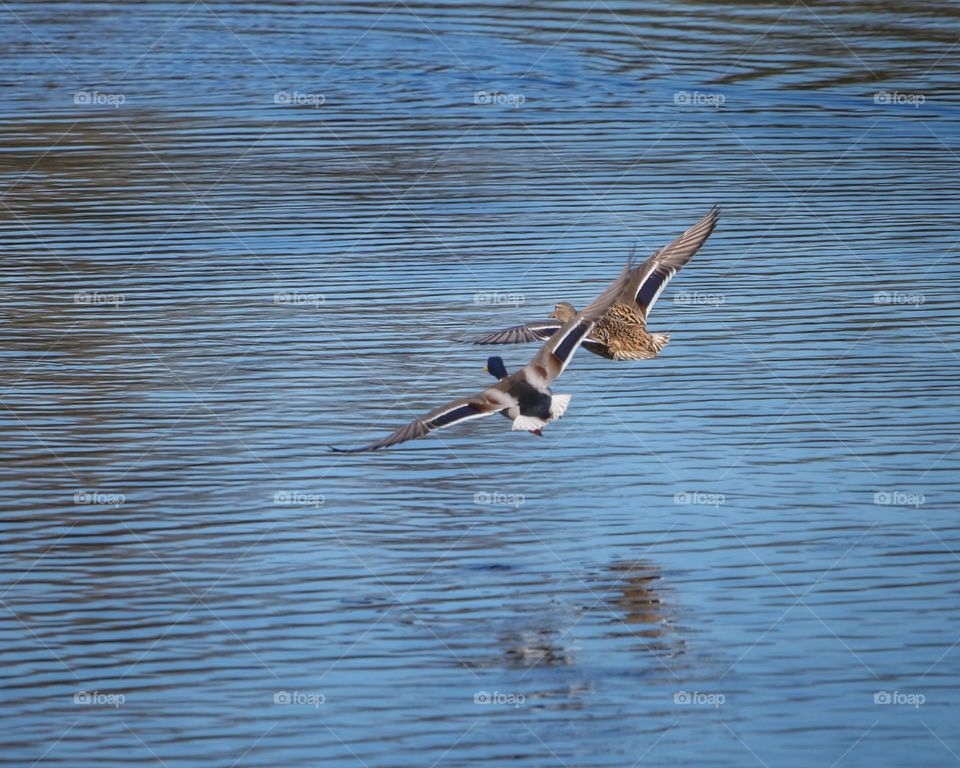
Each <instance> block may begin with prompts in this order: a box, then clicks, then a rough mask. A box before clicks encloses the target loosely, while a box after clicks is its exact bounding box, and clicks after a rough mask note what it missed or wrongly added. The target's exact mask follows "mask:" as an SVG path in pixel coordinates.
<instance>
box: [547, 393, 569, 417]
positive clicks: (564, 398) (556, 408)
mask: <svg viewBox="0 0 960 768" xmlns="http://www.w3.org/2000/svg"><path fill="white" fill-rule="evenodd" d="M572 397H573V395H551V396H550V418H551V419H559V418H560V417H561V416H563V414H564V413H566V412H567V406H569V405H570V398H572Z"/></svg>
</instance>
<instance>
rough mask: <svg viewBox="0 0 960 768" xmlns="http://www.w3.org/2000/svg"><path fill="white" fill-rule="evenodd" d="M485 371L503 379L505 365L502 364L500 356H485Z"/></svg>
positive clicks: (505, 371)
mask: <svg viewBox="0 0 960 768" xmlns="http://www.w3.org/2000/svg"><path fill="white" fill-rule="evenodd" d="M487 373H489V374H492V375H493V376H496V377H497V378H498V379H505V378H506V377H507V375H508V374H507V366H505V365H504V364H503V358H502V357H488V358H487Z"/></svg>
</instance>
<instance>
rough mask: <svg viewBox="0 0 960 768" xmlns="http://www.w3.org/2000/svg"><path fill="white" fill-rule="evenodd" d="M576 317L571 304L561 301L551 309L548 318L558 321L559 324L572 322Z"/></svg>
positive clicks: (575, 311)
mask: <svg viewBox="0 0 960 768" xmlns="http://www.w3.org/2000/svg"><path fill="white" fill-rule="evenodd" d="M576 316H577V310H575V309H574V308H573V304H570V303H569V302H566V301H561V302H560V303H559V304H557V306H555V307H554V308H553V312H551V313H550V317H552V318H553V319H554V320H559V321H560V322H561V323H565V322H567V321H568V320H573V318H575V317H576Z"/></svg>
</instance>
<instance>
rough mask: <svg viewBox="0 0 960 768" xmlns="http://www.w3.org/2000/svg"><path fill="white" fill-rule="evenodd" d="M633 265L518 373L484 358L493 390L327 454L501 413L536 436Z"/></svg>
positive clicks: (555, 415) (563, 401)
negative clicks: (560, 380)
mask: <svg viewBox="0 0 960 768" xmlns="http://www.w3.org/2000/svg"><path fill="white" fill-rule="evenodd" d="M631 267H632V262H627V266H626V267H625V268H624V269H623V272H621V273H620V276H619V277H618V278H617V279H616V280H615V281H614V282H613V283H612V284H611V285H610V286H609V287H608V288H607V289H606V290H605V291H604V292H603V293H601V294H600V296H598V297H597V298H596V299H595V300H594V301H593V302H592V303H591V304H590V305H589V306H588V307H587V308H586V309H585V310H583V312H580V313H578V314H576V315H574V316H573V317H572V318H570V319H569V320H567V321H565V322H564V323H563V324H562V325H561V326H560V327H559V329H558V330H556V331H555V332H554V333H553V334H551V336H550V338H549V339H548V340H547V342H546V343H545V344H544V345H543V346H542V347H541V348H540V350H539V351H538V352H537V354H536V356H535V357H534V358H533V360H531V361H530V362H529V363H528V364H527V365H526V366H524V367H523V368H521V369H520V370H518V371H514V372H513V373H507V368H506V366H505V365H504V363H503V360H502V359H501V358H499V357H491V358H489V359H488V360H487V370H488V371H489V372H490V373H492V374H493V375H494V376H495V377H496V378H497V383H496V384H494V385H493V386H492V387H489V388H487V389H485V390H484V391H483V392H481V393H479V394H477V395H474V396H472V397H464V398H461V399H459V400H454V401H453V402H452V403H447V404H446V405H444V406H443V407H441V408H437V409H436V410H435V411H431V412H430V413H428V414H427V415H426V416H423V417H421V418H419V419H415V420H414V421H412V422H411V423H409V424H407V426H405V427H402V428H401V429H398V430H397V431H396V432H394V433H393V434H392V435H388V436H387V437H385V438H383V440H380V441H378V442H376V443H371V444H370V445H365V446H362V447H360V448H334V447H333V446H331V450H334V451H337V452H339V453H359V452H361V451H375V450H377V449H379V448H386V447H388V446H391V445H396V444H397V443H403V442H406V441H407V440H414V439H415V438H418V437H423V436H424V435H428V434H430V433H431V432H434V431H436V430H438V429H445V428H447V427H452V426H453V425H454V424H460V423H461V422H464V421H470V420H471V419H479V418H482V417H484V416H489V415H490V414H493V413H502V414H503V415H504V416H506V417H507V418H508V419H510V420H511V421H512V422H513V429H522V430H526V431H527V432H532V433H533V434H535V435H540V434H541V430H542V429H543V428H544V427H545V426H546V425H547V424H549V423H550V422H551V421H554V420H555V419H559V418H560V417H561V416H563V414H564V413H565V412H566V410H567V407H568V406H569V405H570V395H558V394H554V393H553V392H552V391H551V390H550V385H551V384H552V383H553V381H554V380H555V379H556V378H557V377H558V376H559V375H560V374H561V373H563V371H564V369H565V368H566V367H567V364H568V363H569V362H570V360H571V359H572V358H573V353H574V352H576V351H577V349H578V348H579V347H580V345H581V344H582V343H583V340H584V339H585V338H587V336H588V335H589V334H590V332H591V331H592V330H593V327H594V325H596V323H597V321H598V320H599V319H600V318H601V317H603V316H604V315H605V314H606V312H607V310H608V309H610V306H611V305H612V304H613V302H614V301H616V299H617V297H618V296H620V295H621V293H622V292H623V289H624V286H625V285H626V284H627V282H628V281H629V280H630V275H631Z"/></svg>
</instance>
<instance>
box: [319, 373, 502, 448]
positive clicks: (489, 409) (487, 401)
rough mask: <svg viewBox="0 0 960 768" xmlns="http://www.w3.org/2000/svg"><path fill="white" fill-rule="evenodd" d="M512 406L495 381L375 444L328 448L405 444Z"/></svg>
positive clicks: (385, 446)
mask: <svg viewBox="0 0 960 768" xmlns="http://www.w3.org/2000/svg"><path fill="white" fill-rule="evenodd" d="M504 381H505V380H504ZM512 405H516V400H515V399H514V398H513V397H512V396H511V395H509V394H508V393H507V392H506V388H505V385H504V384H503V382H498V383H497V384H495V385H494V386H492V387H490V388H489V389H486V390H484V391H483V392H481V393H480V394H479V395H474V396H473V397H464V398H461V399H460V400H454V401H453V402H451V403H447V404H446V405H444V406H442V407H440V408H437V409H436V410H434V411H431V412H430V413H428V414H427V415H426V416H422V417H420V418H419V419H414V420H413V421H411V422H410V423H409V424H407V425H406V426H405V427H401V428H400V429H398V430H397V431H396V432H394V433H393V434H391V435H387V436H386V437H385V438H383V440H378V441H377V442H375V443H370V444H369V445H363V446H360V447H359V448H335V447H334V446H330V450H332V451H336V452H337V453H362V452H363V451H376V450H379V449H380V448H387V447H388V446H391V445H397V444H398V443H405V442H407V441H408V440H416V439H417V438H418V437H423V436H424V435H429V434H430V433H431V432H436V431H437V430H438V429H446V428H447V427H452V426H453V425H454V424H460V423H461V422H464V421H470V420H472V419H480V418H483V417H484V416H489V415H490V414H492V413H497V412H499V411H502V410H503V409H504V408H509V407H510V406H512Z"/></svg>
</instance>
